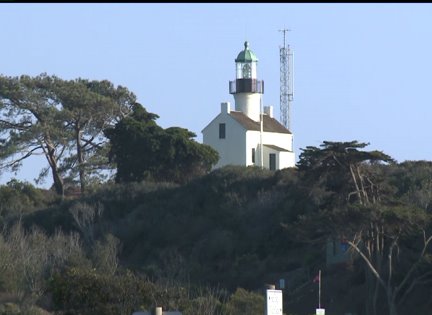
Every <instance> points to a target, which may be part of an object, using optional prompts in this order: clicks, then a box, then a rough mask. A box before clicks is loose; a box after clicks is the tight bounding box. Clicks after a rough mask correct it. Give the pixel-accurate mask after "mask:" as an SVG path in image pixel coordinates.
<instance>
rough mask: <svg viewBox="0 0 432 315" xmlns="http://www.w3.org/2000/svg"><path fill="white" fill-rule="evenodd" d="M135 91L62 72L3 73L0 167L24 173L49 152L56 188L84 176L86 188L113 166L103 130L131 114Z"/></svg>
mask: <svg viewBox="0 0 432 315" xmlns="http://www.w3.org/2000/svg"><path fill="white" fill-rule="evenodd" d="M134 101H135V95H134V94H133V93H131V92H129V91H128V90H127V89H126V88H124V87H121V86H119V87H117V88H116V87H114V86H113V85H112V83H110V82H109V81H106V80H104V81H88V80H84V79H77V80H70V81H65V80H62V79H60V78H58V77H56V76H48V75H46V74H41V75H39V76H37V77H34V78H31V77H29V76H24V75H23V76H21V77H5V76H0V146H1V147H0V149H1V153H0V170H12V171H15V172H16V171H18V169H19V168H20V166H21V165H22V163H23V161H24V160H25V159H26V158H28V157H30V156H32V155H43V156H45V158H46V159H47V161H48V167H47V168H44V169H43V170H41V173H40V176H39V179H40V180H41V179H42V178H44V177H45V176H46V175H47V174H48V172H49V171H51V174H52V177H53V186H54V188H55V191H56V192H57V193H58V194H60V195H63V193H64V185H65V183H64V180H65V179H66V178H67V179H68V180H69V181H73V180H75V179H76V178H78V181H79V183H80V186H81V191H82V192H84V191H85V188H86V184H87V182H88V181H89V180H90V178H91V177H95V176H96V177H97V176H99V175H100V174H101V172H100V170H101V169H103V168H106V167H107V166H108V160H107V158H106V156H107V139H106V138H105V136H104V134H103V129H105V128H107V127H109V126H113V125H114V124H115V123H116V122H117V121H118V120H120V119H121V118H123V117H124V116H125V115H127V114H128V113H129V111H130V106H131V104H132V103H133V102H134Z"/></svg>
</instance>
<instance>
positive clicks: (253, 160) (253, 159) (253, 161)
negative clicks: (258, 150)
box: [252, 148, 255, 164]
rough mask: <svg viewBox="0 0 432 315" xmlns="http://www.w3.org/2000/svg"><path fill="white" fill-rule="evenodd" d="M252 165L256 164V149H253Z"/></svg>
mask: <svg viewBox="0 0 432 315" xmlns="http://www.w3.org/2000/svg"><path fill="white" fill-rule="evenodd" d="M252 163H254V164H255V148H252Z"/></svg>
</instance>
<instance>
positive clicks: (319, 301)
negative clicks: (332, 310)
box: [318, 269, 321, 308]
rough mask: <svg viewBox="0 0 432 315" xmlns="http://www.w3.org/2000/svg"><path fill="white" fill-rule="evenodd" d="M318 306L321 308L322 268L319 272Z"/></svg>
mask: <svg viewBox="0 0 432 315" xmlns="http://www.w3.org/2000/svg"><path fill="white" fill-rule="evenodd" d="M318 308H321V269H320V270H319V272H318Z"/></svg>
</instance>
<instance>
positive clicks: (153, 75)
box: [0, 3, 432, 184]
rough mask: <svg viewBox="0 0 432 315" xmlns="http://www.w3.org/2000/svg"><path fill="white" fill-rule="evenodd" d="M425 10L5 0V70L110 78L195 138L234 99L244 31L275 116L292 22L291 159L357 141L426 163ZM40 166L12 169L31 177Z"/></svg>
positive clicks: (431, 30) (1, 10) (430, 59)
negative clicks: (282, 50)
mask: <svg viewBox="0 0 432 315" xmlns="http://www.w3.org/2000/svg"><path fill="white" fill-rule="evenodd" d="M431 17H432V4H430V3H425V4H372V3H370V4H319V3H306V4H229V3H225V4H167V3H164V4H146V3H137V4H133V3H129V4H121V3H118V4H85V3H82V4H67V3H63V4H60V3H58V4H13V3H3V4H0V32H1V43H2V44H1V49H0V73H1V74H3V75H7V76H19V75H21V74H27V75H31V76H36V75H38V74H40V73H42V72H46V73H48V74H49V75H57V76H59V77H61V78H63V79H75V78H78V77H81V78H86V79H96V80H102V79H108V80H110V81H111V82H113V83H114V84H115V85H123V86H126V87H127V88H129V90H131V91H132V92H134V93H135V94H136V95H137V97H138V101H139V102H140V103H141V104H143V106H144V107H145V108H146V109H147V110H148V111H150V112H153V113H156V114H158V115H159V116H160V118H159V119H158V120H157V123H158V124H159V125H161V126H162V127H165V128H166V127H171V126H180V127H184V128H187V129H189V130H191V131H193V132H195V133H196V134H197V138H196V139H197V141H199V142H201V141H202V134H201V130H202V129H203V128H204V127H205V126H206V125H207V124H208V123H209V122H210V121H211V120H212V119H213V118H214V117H215V116H216V115H217V114H218V113H219V111H220V103H221V102H224V101H230V102H231V103H232V104H234V99H233V97H232V95H230V94H229V92H228V81H229V80H233V79H234V77H235V66H234V59H235V57H236V56H237V54H238V53H239V52H240V51H241V50H242V49H243V42H244V41H245V40H248V41H249V42H250V48H251V50H252V51H254V53H255V54H256V55H257V57H258V58H259V63H258V67H259V68H258V74H259V77H260V79H263V80H264V81H265V94H264V98H263V101H264V105H273V106H274V107H275V110H274V113H275V116H276V117H277V118H279V46H280V45H281V44H282V39H283V37H282V34H281V33H280V32H278V29H281V28H289V29H291V30H292V31H291V32H289V33H288V43H289V45H290V47H291V49H292V50H293V51H294V102H293V105H292V111H291V123H292V131H293V133H294V148H295V153H296V158H297V159H298V156H299V154H300V153H301V151H300V148H305V147H306V146H309V145H311V146H318V145H320V144H321V143H322V141H324V140H329V141H350V140H358V141H362V142H370V146H369V147H367V148H366V149H369V150H372V149H377V150H382V151H384V152H385V153H387V154H389V155H390V156H392V157H393V158H395V159H396V160H397V161H399V162H402V161H405V160H431V159H432V148H431V140H432V139H431V138H432V137H431V131H430V124H431V120H432V104H431V91H432V80H431V75H432V18H431ZM39 165H41V164H40V163H39V162H38V161H37V160H36V159H33V160H31V161H30V163H27V165H25V167H24V168H23V169H22V171H21V172H20V173H18V174H17V175H16V177H17V178H19V179H26V180H29V181H30V182H32V179H33V178H35V177H36V175H37V173H38V172H37V171H38V169H39ZM9 177H10V176H9ZM9 177H8V176H5V175H4V176H2V177H1V178H0V182H1V183H4V182H6V181H7V180H8V178H9ZM47 184H50V183H49V181H48V183H47Z"/></svg>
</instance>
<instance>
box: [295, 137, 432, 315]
mask: <svg viewBox="0 0 432 315" xmlns="http://www.w3.org/2000/svg"><path fill="white" fill-rule="evenodd" d="M366 145H367V144H364V143H358V142H357V141H352V142H324V143H323V144H322V145H321V147H322V148H321V149H320V148H316V147H307V149H306V150H303V153H302V154H301V155H300V161H299V170H300V171H301V173H302V175H301V176H302V179H303V181H304V185H309V184H311V183H313V182H314V181H315V182H316V183H318V184H317V185H319V186H320V187H321V189H322V191H324V192H325V194H324V195H325V198H323V199H321V203H319V204H317V205H316V206H317V207H316V211H315V212H314V213H310V214H305V215H303V216H302V217H301V218H300V221H299V222H303V223H307V224H308V225H309V226H313V227H314V228H315V227H316V226H318V224H317V222H319V226H320V229H321V230H319V231H318V233H319V234H320V235H321V236H323V237H329V236H330V237H332V238H337V239H346V240H347V243H348V244H349V245H350V247H351V250H352V251H354V252H356V253H357V254H358V255H359V256H360V258H361V259H362V260H363V262H364V263H365V264H364V265H365V267H366V271H367V277H366V279H367V284H368V289H369V301H370V303H369V306H370V307H369V309H368V311H367V312H368V314H373V315H375V314H376V313H377V309H376V303H377V300H378V297H379V294H380V290H379V289H380V288H382V289H383V290H384V292H385V296H386V299H387V307H388V312H389V314H390V315H396V314H397V306H398V304H400V303H401V302H403V301H404V299H405V298H406V296H407V295H408V294H409V293H410V292H411V291H412V290H413V288H414V287H415V285H417V284H419V283H421V282H422V281H424V280H426V279H427V280H429V279H430V277H431V275H432V273H431V272H429V271H428V270H427V269H424V268H423V266H424V263H427V262H428V260H429V258H428V254H427V253H428V251H427V249H428V245H429V243H430V242H431V239H432V237H428V236H426V233H427V228H428V226H429V224H430V217H429V214H428V213H426V211H425V210H424V209H419V208H416V207H414V206H411V205H410V204H405V203H403V202H402V201H401V200H398V199H397V198H395V196H394V195H393V194H392V192H393V191H394V190H392V189H389V188H388V186H389V185H390V183H388V182H385V180H384V178H383V176H382V175H383V174H384V173H385V165H383V164H382V162H385V163H393V160H392V159H391V158H390V157H389V156H388V155H386V154H384V153H382V152H379V151H370V152H367V151H359V150H358V149H359V148H364V147H365V146H366ZM315 235H317V233H316V232H315ZM407 240H410V244H411V245H410V246H409V247H408V246H404V245H406V242H407ZM400 252H403V253H404V255H403V256H401V255H400Z"/></svg>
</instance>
